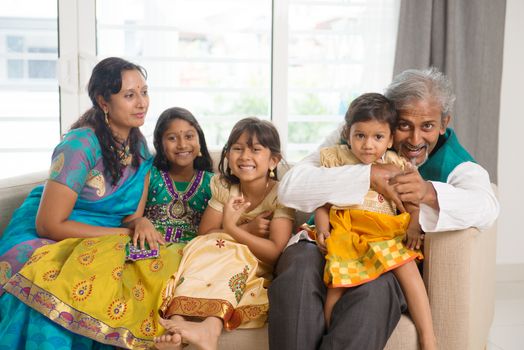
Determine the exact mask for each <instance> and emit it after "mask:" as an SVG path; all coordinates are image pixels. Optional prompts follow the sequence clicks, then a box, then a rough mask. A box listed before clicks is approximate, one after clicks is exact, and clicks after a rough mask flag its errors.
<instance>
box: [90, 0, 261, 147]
mask: <svg viewBox="0 0 524 350" xmlns="http://www.w3.org/2000/svg"><path fill="white" fill-rule="evenodd" d="M124 4H128V0H112V1H109V0H99V1H98V2H97V54H98V56H99V57H107V56H124V57H126V58H128V59H130V60H131V61H133V62H139V63H140V64H141V65H143V66H144V67H145V68H146V69H147V71H148V85H149V87H150V89H149V92H150V96H151V105H150V109H149V112H148V119H147V122H146V125H145V127H144V128H143V132H144V134H145V135H147V136H149V138H151V137H152V134H153V129H154V126H155V123H156V119H157V118H158V116H159V115H160V113H161V112H162V111H163V110H165V109H166V108H169V107H174V106H179V107H184V108H187V109H188V110H190V111H191V112H192V113H193V114H194V115H195V117H196V118H197V119H198V121H199V122H200V123H201V124H202V125H203V129H204V132H205V134H206V141H207V143H208V146H209V147H210V148H211V149H218V148H221V147H222V146H223V145H224V143H225V141H226V139H227V136H228V135H229V132H230V130H231V128H232V126H233V124H234V122H236V121H237V120H239V119H241V118H243V117H245V116H251V115H255V116H258V117H260V118H263V119H269V118H270V103H271V101H270V95H271V88H270V82H271V1H268V0H250V1H245V0H227V1H217V0H154V1H153V0H140V1H134V2H133V5H132V6H130V5H127V6H124ZM125 8H127V9H132V10H131V11H130V10H127V11H126V10H122V9H125ZM239 14H242V15H241V16H239ZM150 141H151V142H150V144H152V140H151V139H150Z"/></svg>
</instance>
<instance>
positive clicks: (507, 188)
mask: <svg viewBox="0 0 524 350" xmlns="http://www.w3.org/2000/svg"><path fill="white" fill-rule="evenodd" d="M523 15H524V1H522V0H507V2H506V28H505V35H504V65H503V72H502V88H501V105H500V126H499V150H498V186H499V199H500V205H501V212H500V216H499V222H498V243H497V264H524V221H521V219H522V218H523V217H524V170H520V169H523V168H524V145H523V143H524V104H523V102H524V38H523V36H524V21H523V20H522V17H523Z"/></svg>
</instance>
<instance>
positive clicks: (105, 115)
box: [104, 110, 109, 127]
mask: <svg viewBox="0 0 524 350" xmlns="http://www.w3.org/2000/svg"><path fill="white" fill-rule="evenodd" d="M104 117H105V118H106V125H107V126H108V127H109V118H108V116H107V111H105V110H104Z"/></svg>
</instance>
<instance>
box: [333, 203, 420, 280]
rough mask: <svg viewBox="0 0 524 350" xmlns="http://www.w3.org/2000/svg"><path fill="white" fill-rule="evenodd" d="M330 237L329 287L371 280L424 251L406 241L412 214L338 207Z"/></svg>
mask: <svg viewBox="0 0 524 350" xmlns="http://www.w3.org/2000/svg"><path fill="white" fill-rule="evenodd" d="M329 220H330V223H331V226H332V230H331V234H330V236H329V237H328V239H327V240H326V246H327V251H328V252H327V255H326V267H325V270H324V282H325V283H326V285H328V286H329V287H353V286H357V285H359V284H362V283H366V282H368V281H371V280H373V279H375V278H377V277H379V276H380V275H381V274H383V273H384V272H387V271H390V270H392V269H395V268H396V267H399V266H401V265H403V264H405V263H407V262H409V261H412V260H414V259H422V258H423V256H422V253H421V252H420V251H413V250H410V249H408V248H407V247H406V246H405V245H404V243H403V242H402V241H403V239H404V236H405V233H406V229H407V226H408V224H409V214H407V213H403V214H400V215H396V216H392V215H387V214H380V213H375V212H371V211H367V210H360V209H335V208H332V209H331V210H330V213H329Z"/></svg>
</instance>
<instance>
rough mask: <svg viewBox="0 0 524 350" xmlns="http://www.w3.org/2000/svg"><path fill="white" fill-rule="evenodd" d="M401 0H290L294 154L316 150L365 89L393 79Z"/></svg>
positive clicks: (290, 154) (293, 157)
mask: <svg viewBox="0 0 524 350" xmlns="http://www.w3.org/2000/svg"><path fill="white" fill-rule="evenodd" d="M397 12H398V2H397V1H393V0H389V1H386V0H369V1H351V0H330V1H327V0H324V1H322V0H308V1H306V0H290V5H289V46H288V50H289V61H288V64H289V66H288V75H289V93H288V111H289V117H288V122H289V124H288V152H287V155H288V158H289V160H291V161H296V160H299V159H300V158H302V157H303V156H304V155H306V154H307V153H308V152H310V151H311V150H313V149H314V148H315V147H316V146H317V145H318V144H319V143H320V142H321V141H322V140H323V139H324V137H325V136H326V135H327V134H328V133H329V131H332V130H333V129H334V128H335V127H336V126H337V125H338V124H340V123H341V122H342V121H343V116H344V114H345V112H346V109H347V107H348V105H349V103H350V102H351V101H352V100H353V99H354V98H355V97H356V96H358V95H360V94H361V93H364V92H371V91H376V92H383V90H384V88H385V86H386V85H387V84H388V82H389V81H390V79H391V76H392V71H393V57H394V50H395V38H396V27H397V17H398V14H397Z"/></svg>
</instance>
